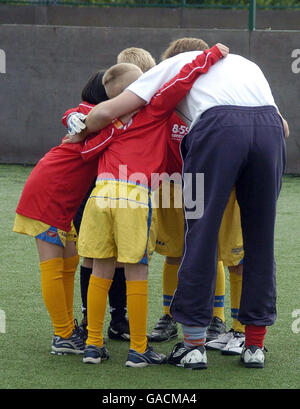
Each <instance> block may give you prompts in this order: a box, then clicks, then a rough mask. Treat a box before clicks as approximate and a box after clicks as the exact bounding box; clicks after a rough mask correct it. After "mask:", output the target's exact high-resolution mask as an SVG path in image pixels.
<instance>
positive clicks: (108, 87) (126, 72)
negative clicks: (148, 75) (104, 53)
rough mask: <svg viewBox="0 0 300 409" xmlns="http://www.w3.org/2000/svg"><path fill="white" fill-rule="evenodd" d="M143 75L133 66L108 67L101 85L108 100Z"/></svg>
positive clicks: (121, 64) (123, 64)
mask: <svg viewBox="0 0 300 409" xmlns="http://www.w3.org/2000/svg"><path fill="white" fill-rule="evenodd" d="M142 74H143V72H142V70H141V69H140V68H139V67H138V66H137V65H135V64H129V63H120V64H115V65H113V66H112V67H110V68H109V69H108V70H107V71H105V74H104V75H103V79H102V84H103V85H104V88H105V92H106V94H107V96H108V98H114V97H116V96H117V95H119V94H121V92H122V91H124V89H125V88H126V87H128V85H130V84H131V83H132V82H134V81H135V80H137V79H138V78H139V77H140V76H141V75H142Z"/></svg>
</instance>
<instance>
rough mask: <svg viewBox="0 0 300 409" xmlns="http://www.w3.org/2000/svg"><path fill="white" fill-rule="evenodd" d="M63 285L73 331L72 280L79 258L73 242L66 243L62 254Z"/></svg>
mask: <svg viewBox="0 0 300 409" xmlns="http://www.w3.org/2000/svg"><path fill="white" fill-rule="evenodd" d="M63 258H64V259H63V261H64V266H63V283H64V289H65V296H66V304H67V311H68V315H69V320H70V325H71V327H73V329H74V306H73V302H74V280H75V273H76V269H77V266H78V263H79V256H78V253H77V249H76V244H75V242H74V241H67V242H66V246H65V248H64V252H63Z"/></svg>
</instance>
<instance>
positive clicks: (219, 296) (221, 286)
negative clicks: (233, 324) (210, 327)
mask: <svg viewBox="0 0 300 409" xmlns="http://www.w3.org/2000/svg"><path fill="white" fill-rule="evenodd" d="M224 300H225V270H224V266H223V262H222V261H218V269H217V279H216V288H215V298H214V310H213V316H214V317H218V318H220V319H221V320H222V321H223V322H225V313H224Z"/></svg>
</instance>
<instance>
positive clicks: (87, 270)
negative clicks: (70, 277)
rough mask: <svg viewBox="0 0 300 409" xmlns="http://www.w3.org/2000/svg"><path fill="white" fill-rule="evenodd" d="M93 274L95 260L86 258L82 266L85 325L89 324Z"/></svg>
mask: <svg viewBox="0 0 300 409" xmlns="http://www.w3.org/2000/svg"><path fill="white" fill-rule="evenodd" d="M92 272H93V259H92V258H87V257H85V258H84V259H83V261H82V264H81V266H80V292H81V303H82V305H81V308H82V313H83V317H84V318H83V319H84V321H85V325H86V322H87V293H88V288H89V282H90V277H91V274H92Z"/></svg>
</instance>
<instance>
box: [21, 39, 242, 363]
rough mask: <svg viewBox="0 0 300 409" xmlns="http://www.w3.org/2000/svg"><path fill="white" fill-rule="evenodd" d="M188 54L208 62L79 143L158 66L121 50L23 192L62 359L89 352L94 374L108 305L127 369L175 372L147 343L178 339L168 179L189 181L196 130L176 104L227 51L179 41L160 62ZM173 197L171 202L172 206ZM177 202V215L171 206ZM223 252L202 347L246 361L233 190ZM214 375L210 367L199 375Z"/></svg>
mask: <svg viewBox="0 0 300 409" xmlns="http://www.w3.org/2000/svg"><path fill="white" fill-rule="evenodd" d="M191 50H201V51H203V53H200V54H199V55H197V57H196V58H195V59H194V60H193V61H192V62H191V63H189V64H186V65H184V67H183V68H182V69H181V71H180V72H179V73H178V74H177V75H176V76H175V77H174V78H173V79H172V80H171V81H168V82H167V83H166V84H165V85H164V86H163V87H162V88H161V89H160V90H159V91H158V92H157V93H156V94H155V96H154V97H153V98H152V99H151V101H150V103H149V104H147V105H146V106H145V107H144V108H142V109H140V110H139V111H138V112H133V113H130V114H129V115H126V116H124V117H120V118H116V119H115V120H114V121H113V122H112V123H111V124H110V125H109V126H107V127H106V128H104V129H103V130H102V131H101V132H99V133H94V134H92V135H89V136H87V137H86V138H84V137H83V136H80V137H78V135H82V134H80V132H81V131H82V130H83V129H84V119H85V117H86V115H88V113H89V111H90V110H91V109H92V108H93V107H94V106H95V105H96V104H98V103H100V102H102V101H104V100H106V99H107V98H109V99H111V98H114V97H116V96H117V95H119V94H120V93H121V92H122V91H123V90H124V89H125V88H126V87H127V86H128V85H130V84H131V83H132V82H134V81H135V80H136V79H137V78H139V77H140V76H141V75H142V74H143V72H145V71H147V70H148V69H150V68H151V67H153V66H154V65H155V60H154V59H153V58H152V56H151V55H150V54H149V53H148V52H147V51H145V50H143V49H141V48H133V47H132V48H129V49H126V50H124V51H123V52H121V53H120V54H119V56H118V60H117V64H116V65H114V66H112V67H111V68H109V69H108V70H107V71H106V72H105V73H103V72H101V71H100V72H97V73H95V74H94V75H93V76H92V77H91V78H90V79H89V81H88V83H87V84H86V86H85V87H84V89H83V91H82V102H81V103H80V104H79V105H78V107H76V108H74V109H70V110H68V111H67V112H66V113H65V115H64V116H63V123H64V125H65V126H66V127H67V128H68V130H69V136H66V137H65V138H64V140H63V142H62V143H61V144H60V145H59V146H56V147H54V148H53V149H51V150H50V151H49V152H48V153H46V154H45V156H44V157H43V158H42V159H41V160H40V161H39V162H38V163H37V165H36V166H35V167H34V169H33V171H32V172H31V174H30V176H29V178H28V180H27V182H26V184H25V187H24V189H23V192H22V195H21V198H20V201H19V204H18V207H17V209H16V213H17V214H16V219H15V225H14V231H15V232H18V233H23V234H27V235H29V236H32V237H34V238H35V239H36V243H37V249H38V254H39V259H40V270H41V288H42V295H43V299H44V302H45V305H46V308H47V311H48V313H49V315H50V317H51V321H52V324H53V327H54V336H53V341H52V353H53V354H67V353H75V354H83V362H84V363H94V364H95V363H99V362H101V361H102V360H106V359H108V358H109V353H108V349H107V345H106V343H105V341H104V338H103V326H104V319H105V313H106V304H107V298H108V296H109V302H110V307H111V314H112V320H111V322H110V326H109V330H108V336H109V338H112V339H123V340H130V349H129V353H128V357H127V360H126V366H129V367H144V366H147V365H160V364H163V363H166V362H169V363H170V364H172V363H173V364H174V362H173V361H172V359H169V360H168V358H167V357H166V356H165V355H163V354H161V353H159V352H156V351H154V349H153V348H152V347H151V346H150V345H149V342H162V341H168V340H170V339H172V338H175V337H177V336H178V329H177V324H176V322H175V321H174V319H173V318H172V317H171V314H170V304H171V301H172V297H173V294H174V292H175V290H176V287H177V282H178V277H177V272H178V268H179V265H180V260H181V257H182V254H183V248H184V212H183V207H182V196H181V195H182V190H181V179H180V178H179V180H178V179H177V181H176V180H168V178H165V180H164V178H162V177H160V175H162V174H165V175H174V174H181V172H182V160H181V156H180V142H181V140H182V138H183V137H184V135H186V134H187V132H188V126H187V123H186V122H185V121H184V119H182V118H181V117H180V116H179V115H178V114H177V113H176V111H175V108H176V106H177V105H178V103H179V102H180V101H181V100H182V98H183V97H184V96H185V95H186V93H187V92H188V91H189V90H190V89H191V87H192V85H193V83H194V81H195V80H196V79H197V78H198V77H199V76H200V75H204V74H205V73H206V72H207V71H208V70H209V69H210V67H211V66H212V65H213V64H216V63H217V62H218V60H220V59H221V58H223V57H226V55H227V53H228V49H227V48H226V47H225V46H222V45H221V44H218V45H215V46H214V47H212V48H210V49H209V47H208V45H207V44H206V43H205V42H204V41H202V40H200V39H194V38H182V39H179V40H176V41H174V42H173V43H171V44H170V46H169V47H168V49H167V50H166V51H165V53H164V54H163V59H166V58H169V57H171V56H173V55H176V54H178V53H181V52H184V51H191ZM74 134H75V135H74ZM76 138H77V139H76ZM171 179H172V178H171ZM178 182H179V183H178ZM166 191H167V192H169V198H170V200H169V205H167V206H164V203H163V200H162V196H163V194H165V192H166ZM178 192H179V193H178ZM154 193H155V194H154ZM178 194H179V196H178ZM176 196H177V197H179V198H180V200H179V201H180V205H179V206H176V205H175V204H174V198H175V197H176ZM82 213H83V215H82ZM199 245H200V243H196V242H195V243H194V246H195V247H197V246H199ZM154 251H156V252H157V253H159V254H161V255H163V256H165V261H164V266H163V272H162V275H163V279H162V292H163V316H162V317H161V318H160V319H159V321H158V323H157V325H156V326H155V328H154V329H153V331H152V332H151V333H150V334H147V316H148V266H149V262H150V259H151V255H152V253H153V252H154ZM218 251H219V253H218V271H217V279H216V289H215V299H214V311H213V318H212V322H211V325H210V326H209V328H208V330H207V334H206V339H203V340H202V343H203V345H204V344H205V345H206V348H207V349H215V350H220V351H222V353H224V354H229V355H232V354H241V351H242V347H243V344H244V341H245V335H244V332H245V327H244V326H243V325H242V324H241V323H240V322H239V321H238V319H237V317H238V311H239V303H240V297H241V287H242V262H243V240H242V232H241V222H240V213H239V207H238V204H237V200H236V196H235V191H234V190H233V191H232V193H231V196H230V199H229V201H228V204H227V207H226V210H225V212H224V216H223V220H222V224H221V228H220V232H219V242H218ZM80 256H81V257H82V263H81V267H80V274H81V277H80V283H81V295H82V303H83V313H84V318H83V320H82V325H80V326H78V324H77V321H76V319H74V313H73V301H74V277H75V272H76V270H77V267H78V264H79V260H80ZM224 266H226V267H228V269H229V272H230V290H231V308H232V309H231V311H232V318H233V323H232V328H231V329H230V331H226V326H225V316H224V294H225V270H224ZM124 277H125V278H126V281H125V278H124ZM126 309H127V312H128V320H127V317H126V316H125V313H126ZM128 321H129V322H128ZM182 344H183V345H184V346H185V348H187V350H191V349H193V348H194V346H193V339H192V337H191V338H190V339H188V338H185V339H184V340H183V343H182ZM180 345H181V343H180ZM197 345H199V340H197ZM176 365H177V366H185V367H188V365H183V364H181V363H178V362H176ZM196 367H197V366H196ZM205 367H206V364H203V363H201V365H199V366H198V368H205Z"/></svg>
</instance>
